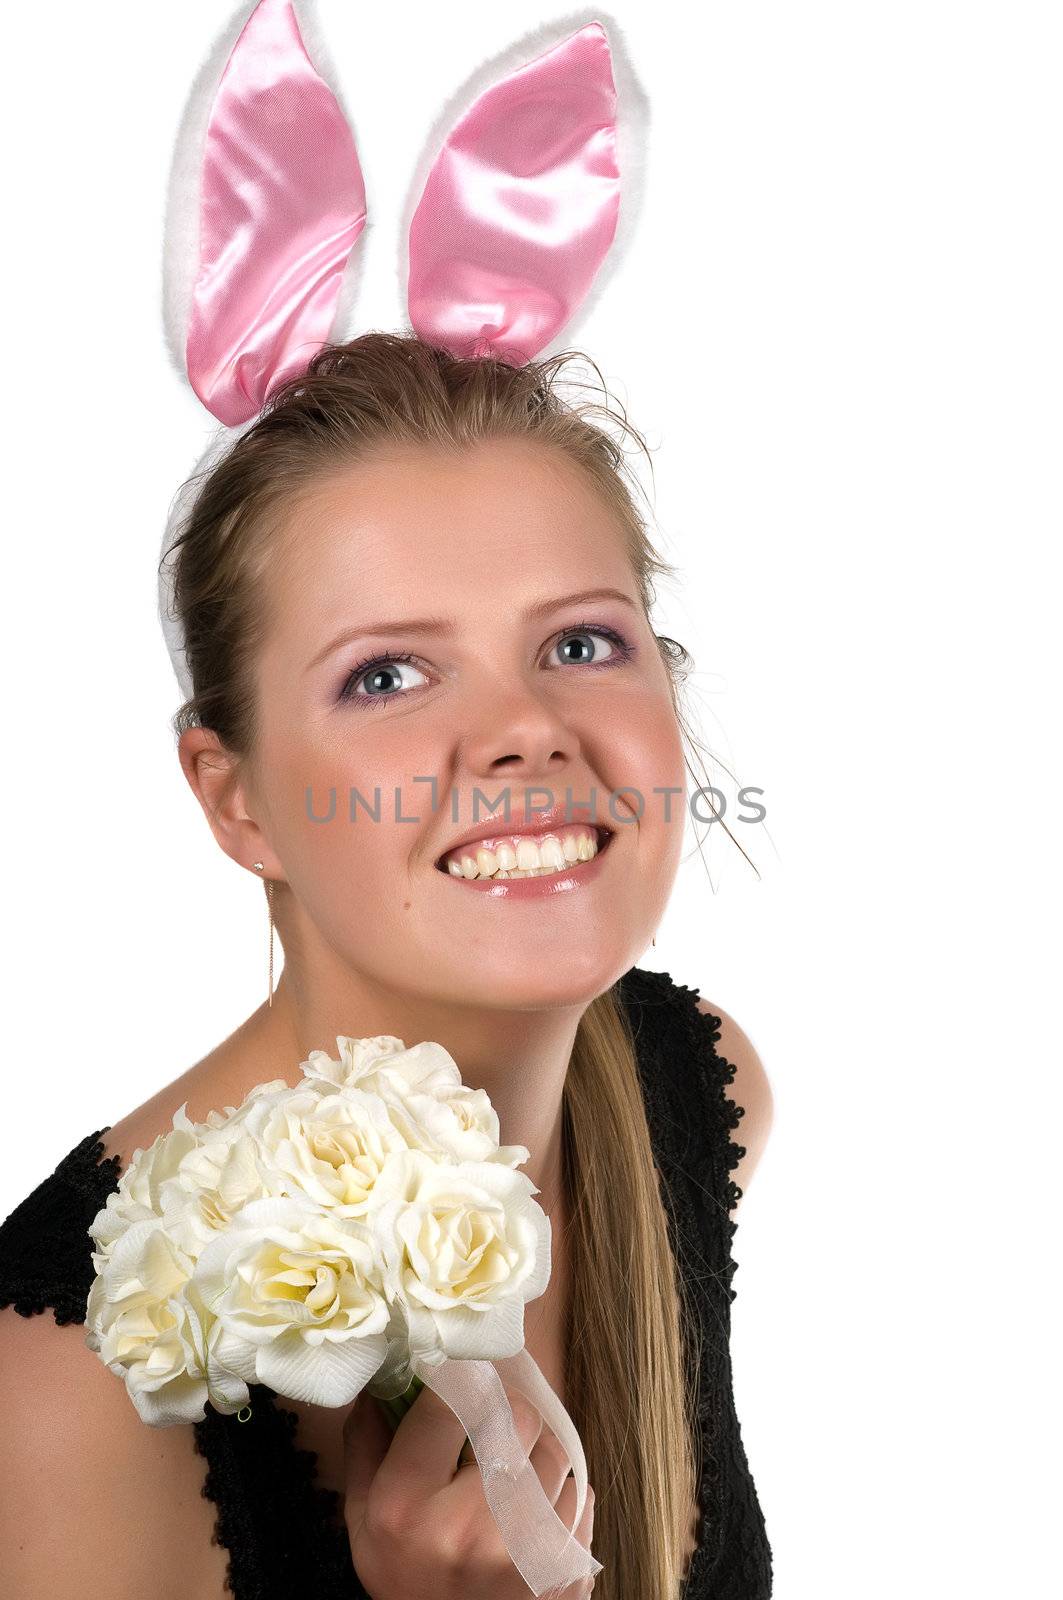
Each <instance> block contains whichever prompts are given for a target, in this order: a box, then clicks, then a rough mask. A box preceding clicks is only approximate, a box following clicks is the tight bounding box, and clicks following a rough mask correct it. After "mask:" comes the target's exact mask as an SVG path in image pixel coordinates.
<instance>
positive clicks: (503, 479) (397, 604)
mask: <svg viewBox="0 0 1063 1600" xmlns="http://www.w3.org/2000/svg"><path fill="white" fill-rule="evenodd" d="M279 546H280V547H279V549H278V551H277V556H278V560H277V561H276V562H273V561H271V563H270V567H271V569H272V574H273V579H274V582H275V586H276V588H278V589H282V590H283V591H284V598H285V604H286V607H287V608H288V609H291V610H295V609H302V608H307V609H310V610H313V611H315V612H317V613H319V614H320V613H322V612H332V611H334V610H336V609H337V607H340V608H341V609H343V608H348V609H349V606H348V600H349V598H350V597H352V596H356V597H358V599H359V601H360V602H361V605H360V609H361V608H362V606H363V605H370V604H371V605H372V608H373V609H376V608H377V607H378V606H381V605H382V606H384V607H385V611H384V612H381V615H384V614H386V615H387V616H389V617H390V616H393V615H394V616H401V615H402V614H403V613H404V612H408V613H409V614H410V615H413V614H414V610H413V595H414V594H416V595H417V596H418V597H419V598H425V597H430V596H431V595H432V594H435V595H439V594H440V593H442V592H445V593H447V594H448V596H450V595H452V596H453V597H454V598H460V596H461V595H462V594H463V593H464V594H467V595H468V599H469V602H470V603H475V602H476V601H477V599H481V600H482V599H486V598H488V597H489V596H493V595H495V593H496V591H501V592H503V593H505V592H513V590H514V587H515V585H517V584H518V582H519V583H521V584H522V585H523V586H524V587H528V588H529V592H530V590H532V589H534V590H535V591H536V592H537V593H538V592H540V591H541V590H542V588H543V584H544V582H545V583H549V584H550V586H551V588H556V587H557V586H558V580H560V581H561V585H562V586H563V585H564V583H565V582H571V585H572V587H573V588H577V587H585V586H588V585H589V584H590V583H591V582H592V581H597V582H599V583H602V584H608V583H615V584H617V585H618V586H623V587H625V588H627V589H628V590H630V591H631V592H632V593H634V590H633V588H632V578H631V574H630V570H629V563H628V559H627V554H626V549H625V541H624V540H623V538H622V536H621V533H620V530H619V528H618V526H617V522H616V516H615V513H614V512H613V511H612V510H611V508H610V507H609V506H608V505H607V504H606V502H605V500H604V498H603V496H602V495H601V494H600V493H598V492H597V491H596V490H595V487H594V485H593V483H592V482H591V481H590V480H589V478H588V477H587V476H586V475H585V474H584V473H583V472H581V471H580V470H579V468H578V467H576V466H575V464H572V463H569V462H568V461H566V460H564V459H563V458H562V459H560V460H559V459H558V452H556V451H552V452H551V451H547V450H545V449H543V448H542V447H541V446H540V447H537V448H533V447H529V446H528V445H527V444H525V443H524V442H522V441H508V440H505V441H502V440H499V441H491V442H490V444H485V445H480V446H477V447H475V448H470V449H468V450H466V451H460V452H459V451H447V452H443V451H441V450H430V449H427V448H424V447H417V446H411V447H408V448H405V449H403V450H391V451H389V452H388V454H387V455H386V456H384V455H374V457H372V458H370V459H368V460H366V461H365V462H361V463H358V464H357V465H355V466H352V467H350V468H346V469H340V470H339V471H337V472H335V473H330V475H329V477H328V478H327V479H325V480H323V481H322V482H320V483H318V484H315V485H314V486H312V487H310V488H309V489H308V490H307V491H305V492H304V494H302V495H301V496H300V498H299V500H298V501H297V502H296V503H295V504H294V505H293V507H292V509H291V512H290V514H289V515H288V516H287V517H286V518H285V519H284V521H283V524H282V531H281V538H280V541H279ZM551 579H552V580H553V582H552V583H550V580H551ZM388 607H390V609H387V608H388ZM417 614H418V615H419V614H421V613H420V608H419V609H418V611H417Z"/></svg>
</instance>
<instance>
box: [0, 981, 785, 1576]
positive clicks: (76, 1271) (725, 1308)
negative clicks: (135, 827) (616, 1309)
mask: <svg viewBox="0 0 1063 1600" xmlns="http://www.w3.org/2000/svg"><path fill="white" fill-rule="evenodd" d="M619 994H620V998H621V1000H622V1002H623V1004H624V1008H625V1010H626V1011H627V1014H628V1016H629V1018H630V1020H631V1024H632V1029H633V1032H634V1037H635V1048H636V1057H637V1061H638V1067H639V1075H640V1080H641V1084H642V1090H643V1095H644V1099H645V1104H646V1112H647V1120H648V1123H649V1129H650V1137H651V1142H652V1145H653V1150H654V1156H655V1159H656V1162H657V1166H658V1170H659V1172H660V1174H661V1177H662V1179H663V1182H664V1184H665V1186H666V1188H667V1190H668V1193H669V1198H670V1201H671V1205H670V1207H669V1210H670V1212H671V1215H670V1217H669V1233H670V1237H671V1239H672V1246H673V1249H674V1250H675V1251H676V1256H677V1260H678V1261H679V1263H680V1268H681V1272H680V1276H681V1281H682V1284H683V1293H684V1296H685V1298H686V1300H687V1303H688V1305H689V1307H690V1308H691V1310H692V1311H693V1312H694V1313H695V1315H696V1318H697V1321H698V1324H699V1328H700V1335H701V1345H702V1349H701V1353H700V1362H701V1372H700V1385H699V1393H700V1401H699V1407H698V1416H697V1428H698V1431H699V1433H700V1446H701V1449H700V1454H701V1458H702V1472H701V1485H700V1496H699V1498H700V1503H701V1508H702V1519H701V1536H700V1542H699V1544H698V1548H697V1550H696V1551H695V1553H694V1555H693V1556H692V1558H691V1562H690V1567H689V1571H688V1573H687V1579H686V1583H685V1585H684V1587H683V1592H682V1600H767V1597H768V1596H770V1594H771V1587H772V1572H771V1547H770V1545H769V1543H768V1537H767V1533H766V1530H765V1524H764V1517H763V1515H762V1512H761V1507H760V1504H759V1501H758V1499H757V1492H756V1487H755V1485H754V1482H753V1478H752V1475H751V1473H750V1469H749V1464H748V1462H747V1460H746V1453H745V1449H744V1447H743V1444H742V1435H741V1429H740V1427H739V1423H738V1418H737V1416H736V1414H735V1405H734V1396H733V1392H732V1386H731V1356H730V1325H731V1302H732V1300H733V1299H734V1296H735V1291H734V1289H733V1288H732V1287H731V1279H732V1276H733V1274H734V1272H735V1268H736V1263H735V1261H734V1259H733V1256H732V1254H731V1241H732V1239H733V1237H734V1233H735V1229H736V1227H737V1223H736V1222H735V1221H734V1220H733V1219H732V1218H731V1217H730V1216H729V1215H728V1213H729V1212H730V1210H731V1208H732V1207H733V1206H734V1205H735V1203H736V1201H737V1200H738V1198H739V1196H740V1194H741V1190H740V1189H739V1188H738V1186H737V1184H736V1183H735V1182H734V1180H733V1179H732V1178H731V1177H730V1173H731V1171H732V1169H733V1168H734V1167H735V1166H736V1165H737V1164H738V1161H739V1160H740V1159H741V1157H742V1155H743V1154H744V1151H743V1149H742V1147H741V1146H740V1145H738V1144H736V1143H735V1141H734V1140H732V1139H731V1137H730V1135H731V1131H732V1130H733V1129H735V1128H736V1127H737V1126H738V1122H739V1119H740V1118H741V1116H742V1110H743V1108H742V1107H740V1106H737V1105H735V1103H734V1102H733V1101H732V1100H731V1099H730V1098H729V1097H728V1095H727V1085H728V1084H729V1083H731V1082H732V1081H733V1078H734V1068H733V1066H731V1065H730V1064H729V1063H728V1062H727V1061H725V1060H724V1059H723V1057H722V1056H720V1055H719V1054H718V1052H717V1050H716V1043H717V1041H718V1039H719V1019H718V1018H714V1017H711V1016H706V1015H703V1014H702V1013H701V1012H700V1011H698V1009H697V1004H696V1002H697V994H696V991H695V990H693V989H690V988H687V987H686V986H685V985H682V984H677V983H674V982H673V980H672V979H671V978H670V977H669V975H668V974H667V973H657V972H647V971H643V970H641V969H640V968H638V967H632V968H631V969H630V971H628V972H626V973H625V974H624V976H623V977H622V978H621V979H620V983H619ZM106 1132H108V1128H102V1129H100V1130H98V1131H97V1132H96V1133H90V1134H88V1135H87V1136H86V1137H85V1138H84V1139H82V1140H81V1142H80V1143H79V1144H77V1145H76V1146H75V1147H74V1149H73V1150H71V1151H70V1153H69V1155H66V1156H64V1157H63V1159H62V1161H60V1162H59V1165H58V1166H57V1167H56V1169H55V1171H54V1172H53V1173H52V1175H51V1176H50V1177H48V1178H46V1179H45V1180H44V1182H43V1183H41V1184H40V1185H39V1187H38V1188H36V1189H35V1190H34V1191H33V1193H32V1194H30V1195H29V1196H27V1198H26V1199H25V1200H23V1201H22V1203H21V1204H20V1205H19V1206H17V1207H16V1208H15V1210H14V1211H13V1212H12V1213H11V1215H10V1216H9V1217H8V1218H7V1220H6V1221H5V1222H4V1223H3V1224H2V1225H0V1308H2V1307H5V1306H10V1305H13V1306H14V1308H15V1310H16V1311H18V1312H21V1314H22V1315H23V1316H26V1317H29V1316H32V1315H33V1314H34V1313H35V1312H42V1311H44V1310H45V1309H46V1308H51V1310H52V1312H53V1314H54V1316H55V1320H56V1322H59V1323H69V1322H84V1320H85V1302H86V1299H87V1296H88V1291H89V1286H90V1284H91V1283H92V1279H93V1276H94V1273H93V1266H92V1254H91V1253H92V1249H93V1245H92V1240H91V1238H90V1236H89V1234H88V1231H87V1230H88V1227H89V1225H90V1223H91V1222H92V1220H93V1218H94V1217H95V1215H96V1213H97V1211H98V1210H99V1209H100V1207H101V1206H103V1205H104V1204H105V1202H106V1198H107V1195H108V1194H109V1193H110V1191H111V1190H112V1189H115V1188H116V1187H117V1185H118V1178H119V1176H120V1165H119V1161H118V1158H117V1156H113V1157H110V1158H108V1159H106V1160H104V1159H103V1144H102V1137H101V1136H102V1134H104V1133H106ZM686 1351H687V1362H688V1372H690V1373H691V1375H693V1363H694V1361H695V1360H696V1359H698V1358H697V1356H696V1355H695V1352H694V1350H693V1346H692V1341H690V1339H689V1337H688V1338H687V1343H686ZM250 1388H251V1417H250V1418H249V1420H247V1421H246V1422H240V1421H238V1419H237V1417H236V1415H232V1416H223V1415H221V1413H219V1412H216V1411H215V1410H214V1409H213V1407H212V1406H210V1405H209V1404H208V1406H207V1411H206V1416H205V1417H204V1419H203V1421H202V1422H197V1423H193V1424H192V1425H191V1431H192V1434H193V1437H194V1446H195V1449H196V1451H197V1452H198V1453H199V1454H200V1455H201V1456H203V1458H204V1481H203V1491H202V1492H203V1494H204V1495H205V1496H206V1497H207V1498H208V1499H209V1500H211V1501H213V1502H214V1504H215V1505H216V1507H217V1517H216V1533H215V1537H216V1539H217V1541H218V1542H219V1543H220V1544H222V1545H224V1546H225V1548H226V1550H227V1551H228V1558H229V1559H228V1586H229V1588H230V1589H231V1590H232V1593H233V1595H234V1597H235V1600H289V1597H290V1596H291V1595H293V1594H296V1593H299V1594H302V1593H312V1594H313V1595H315V1597H316V1600H366V1596H365V1591H364V1589H363V1588H362V1586H361V1584H360V1583H359V1581H358V1577H357V1574H356V1573H355V1571H354V1567H353V1565H352V1562H351V1554H350V1546H349V1543H348V1539H347V1530H346V1527H345V1525H344V1522H343V1514H342V1508H341V1506H340V1504H339V1496H338V1495H337V1494H336V1493H335V1492H334V1491H333V1490H331V1489H327V1488H325V1487H324V1486H323V1485H320V1484H318V1483H317V1482H316V1481H315V1465H316V1456H315V1454H314V1453H313V1451H310V1450H303V1449H299V1448H297V1446H296V1444H295V1437H294V1436H295V1428H296V1414H295V1413H294V1412H293V1411H289V1410H287V1409H286V1408H285V1406H284V1405H283V1403H282V1401H281V1400H279V1399H278V1398H277V1396H276V1395H275V1394H274V1393H273V1391H272V1390H270V1389H268V1388H266V1387H265V1386H263V1385H255V1384H252V1385H251V1386H250Z"/></svg>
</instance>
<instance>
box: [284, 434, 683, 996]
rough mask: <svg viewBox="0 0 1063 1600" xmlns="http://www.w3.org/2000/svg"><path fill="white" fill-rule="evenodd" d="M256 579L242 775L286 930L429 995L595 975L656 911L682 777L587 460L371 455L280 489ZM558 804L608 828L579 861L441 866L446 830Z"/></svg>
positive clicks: (512, 449) (486, 449) (490, 826)
mask: <svg viewBox="0 0 1063 1600" xmlns="http://www.w3.org/2000/svg"><path fill="white" fill-rule="evenodd" d="M267 581H268V585H269V589H268V596H267V598H268V604H269V610H270V629H269V636H268V639H267V642H266V643H265V645H264V646H263V650H262V653H261V656H260V659H259V669H258V670H259V677H258V690H259V697H260V701H259V703H260V708H261V743H260V748H259V751H258V754H257V756H256V761H255V778H254V791H255V796H256V799H257V801H258V804H259V808H260V813H261V814H260V816H259V818H258V820H259V821H260V823H261V826H262V828H263V831H264V833H265V835H266V837H267V839H268V842H269V846H270V849H271V851H272V852H273V855H274V858H275V863H276V865H275V868H274V870H275V871H276V872H277V873H278V875H280V876H282V877H284V878H285V879H286V880H287V881H288V883H289V884H290V886H291V889H292V892H293V896H294V899H295V902H296V906H295V911H296V918H297V926H296V939H295V946H294V948H295V950H296V951H298V950H300V949H302V948H308V949H309V948H312V946H313V942H314V940H315V938H319V939H323V940H324V941H325V942H326V943H327V945H328V946H329V947H330V948H331V950H332V951H333V952H334V953H335V954H336V955H337V956H338V957H339V958H340V959H341V960H342V961H343V962H344V963H346V964H347V965H348V966H349V967H350V968H351V969H352V970H353V971H354V972H356V973H358V974H360V975H361V976H362V977H363V978H365V979H366V980H368V981H370V982H375V983H380V984H383V985H385V986H389V987H391V988H392V989H396V988H397V989H399V990H403V991H406V992H410V993H414V994H416V995H418V996H420V997H422V998H423V999H425V1000H432V1001H434V1002H439V1001H450V1002H455V1001H457V1002H459V1003H468V1004H470V1005H475V1006H480V1007H488V1008H490V1007H499V1008H507V1007H513V1006H518V1007H529V1008H534V1007H537V1006H548V1005H558V1004H566V1003H568V1004H576V1003H579V1002H581V1001H583V1002H589V1000H590V999H592V998H593V997H594V996H595V995H597V994H600V993H601V992H603V991H604V990H605V989H606V988H607V987H608V986H609V985H610V984H611V983H612V982H614V981H615V979H616V978H617V977H618V976H619V975H620V974H621V973H622V972H624V971H626V970H627V968H628V967H630V966H631V965H632V964H633V963H634V962H635V961H637V960H638V958H639V956H640V955H641V953H642V952H643V951H644V950H645V949H646V947H647V945H648V944H649V942H650V940H651V938H652V936H653V933H654V930H655V928H656V926H657V924H658V922H659V920H660V918H661V915H662V913H663V910H664V907H665V904H666V901H667V899H668V896H669V893H670V890H671V886H672V883H673V880H674V877H675V873H676V869H677V866H678V862H679V856H680V852H681V847H682V836H683V817H684V811H685V776H684V766H683V751H682V745H681V740H680V730H679V727H678V724H677V722H676V718H675V714H674V711H673V708H672V703H671V698H670V695H669V688H668V676H667V671H666V668H665V666H664V664H663V662H662V660H661V657H660V655H659V653H658V650H657V646H656V644H655V642H654V639H653V635H652V632H651V630H650V627H649V625H648V623H647V621H646V618H645V617H644V615H643V613H642V610H641V607H640V605H639V600H638V591H637V587H636V584H635V580H634V577H633V575H632V573H631V571H630V568H629V565H628V561H627V557H626V555H625V551H624V547H623V540H622V535H621V533H620V530H619V529H618V527H617V525H616V523H615V521H614V520H613V519H612V517H611V514H610V512H609V510H608V509H607V507H606V506H605V505H604V504H603V503H602V501H601V500H600V499H599V497H598V496H597V495H596V494H595V491H594V489H593V487H592V486H591V485H590V483H588V482H587V481H585V480H584V478H583V476H582V474H581V473H580V472H579V471H578V469H577V468H575V467H574V466H572V465H571V464H570V463H569V462H568V460H567V458H565V457H564V456H562V455H561V454H560V453H559V452H555V451H551V450H549V449H547V448H546V447H544V446H542V445H537V444H534V443H531V442H528V441H518V440H505V441H491V442H489V443H485V444H481V445H479V446H477V447H475V448H470V449H469V450H468V451H466V452H463V453H459V454H445V453H443V452H442V451H434V450H429V449H425V448H413V447H402V448H395V449H391V450H389V451H388V452H387V454H384V453H383V452H380V453H378V454H374V455H373V456H372V458H370V459H369V460H367V461H364V462H360V463H358V464H357V465H355V466H352V467H351V468H349V469H344V470H341V471H337V472H336V473H335V474H334V475H332V476H330V477H329V478H328V479H325V480H321V481H319V482H318V483H317V484H316V485H315V486H314V488H313V489H312V490H311V491H307V492H304V493H303V494H302V495H301V496H300V498H299V500H298V502H297V503H296V505H295V506H294V507H293V508H292V509H291V511H290V512H286V516H285V524H284V528H283V531H282V534H281V537H280V539H279V542H278V546H277V559H276V560H275V561H274V562H273V563H272V564H271V567H270V571H269V575H268V580H267ZM604 589H612V590H615V591H616V593H615V594H613V595H605V594H601V595H595V596H591V595H588V594H585V591H590V590H604ZM418 619H421V620H418ZM424 619H435V624H436V625H435V627H433V628H428V627H426V626H424ZM395 656H402V657H404V658H405V659H403V660H401V661H396V660H390V661H389V660H388V658H389V657H395ZM430 780H434V784H433V783H432V782H431V781H430ZM669 787H670V788H671V789H672V791H673V793H672V794H671V795H670V796H669V795H666V794H664V793H662V792H660V791H662V790H663V789H666V788H669ZM352 790H353V791H356V793H357V796H360V797H361V798H360V799H357V798H356V800H355V807H354V813H353V815H354V820H351V816H352V812H351V804H350V803H351V793H352ZM477 790H478V791H479V793H480V799H479V801H478V804H477V806H476V807H474V793H475V791H477ZM655 790H656V791H657V792H655ZM613 791H621V792H619V793H617V794H615V795H613ZM333 794H334V801H333ZM507 796H508V803H509V806H510V811H509V820H508V821H507V820H506V812H505V805H506V798H507ZM611 796H613V798H612V802H611ZM433 799H434V801H435V805H436V809H435V810H433ZM569 802H571V803H572V805H579V804H581V803H583V804H589V805H590V807H591V808H592V816H593V819H594V820H596V821H597V822H599V823H601V824H604V825H605V826H607V827H609V828H611V829H612V837H611V838H610V839H609V841H608V843H607V844H606V846H605V848H604V849H603V850H601V852H600V854H599V856H598V857H597V858H596V859H594V860H592V861H591V862H590V863H588V864H586V865H582V866H581V865H575V866H573V865H569V864H567V862H566V865H565V866H564V867H563V868H562V869H561V870H559V871H555V872H553V873H550V874H548V875H545V876H543V877H539V878H507V879H501V878H492V879H491V880H490V882H489V883H483V884H482V887H480V888H477V887H476V885H475V882H474V881H469V880H468V879H467V878H466V877H465V876H464V875H463V876H462V877H456V876H454V875H452V873H451V872H450V870H449V868H448V867H447V863H446V862H445V861H443V863H442V869H441V867H440V865H439V863H440V861H441V858H443V857H444V855H445V853H446V852H447V851H448V850H449V849H450V848H451V847H452V846H454V845H455V844H456V843H457V842H458V841H459V840H462V839H463V838H464V837H465V836H466V835H467V834H468V833H469V832H470V831H471V830H472V831H475V830H477V829H479V830H481V831H488V832H489V833H490V834H491V835H492V837H493V838H495V839H499V838H501V837H503V836H507V835H513V834H515V835H518V836H519V835H521V834H531V835H532V836H541V835H542V833H543V828H542V821H541V813H542V811H543V809H544V807H546V806H547V805H549V804H557V805H559V806H561V807H562V808H563V807H564V806H565V805H566V803H569ZM525 807H527V808H528V810H529V812H530V813H531V820H530V822H529V823H522V822H521V820H520V818H521V815H522V811H523V809H524V808H525ZM492 808H493V809H492ZM373 810H375V811H377V812H378V814H379V820H374V818H373V816H372V815H371V814H370V813H371V811H373ZM640 810H641V813H642V814H641V816H639V815H638V812H639V811H640ZM536 813H539V814H540V815H537V814H536ZM576 815H577V821H578V813H577V814H576ZM315 819H328V820H315ZM559 829H560V842H561V844H562V846H563V843H564V835H565V832H566V831H567V830H566V829H565V826H564V822H563V819H562V821H561V823H560V824H558V826H555V827H554V828H553V829H551V830H550V831H552V832H554V833H555V834H557V833H558V832H559ZM584 831H589V832H590V833H591V834H592V835H593V833H594V829H593V827H592V828H590V829H589V830H587V829H585V830H584ZM482 848H484V846H483V843H482V841H481V842H480V843H474V844H471V845H466V846H465V848H464V849H463V850H462V851H461V852H460V854H461V855H462V856H464V857H468V858H469V859H470V860H473V861H475V860H476V859H477V857H476V852H477V850H478V849H482ZM562 855H564V850H563V849H562ZM494 857H495V859H496V861H497V860H503V861H504V860H505V859H507V858H506V857H505V856H504V854H503V853H502V852H501V851H500V850H496V851H495V852H494ZM551 859H554V860H556V857H554V858H551ZM485 864H486V865H487V866H490V862H489V861H488V862H486V863H485ZM269 871H270V869H269V867H267V876H268V875H269ZM479 881H481V882H482V880H479ZM300 927H301V929H302V931H301V932H300ZM315 930H316V932H315ZM287 958H288V959H293V956H292V952H291V951H289V952H288V957H287ZM294 959H298V957H297V956H296V957H295V958H294Z"/></svg>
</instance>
